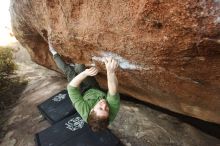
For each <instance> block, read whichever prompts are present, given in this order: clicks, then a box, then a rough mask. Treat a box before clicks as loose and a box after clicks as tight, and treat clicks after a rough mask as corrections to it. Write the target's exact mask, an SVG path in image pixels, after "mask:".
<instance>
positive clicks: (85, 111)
mask: <svg viewBox="0 0 220 146" xmlns="http://www.w3.org/2000/svg"><path fill="white" fill-rule="evenodd" d="M67 90H68V94H69V97H70V99H71V101H72V104H73V106H74V107H75V109H76V111H77V112H78V113H79V114H80V115H81V117H82V118H83V120H84V121H86V122H87V119H88V116H89V113H90V111H91V109H92V108H93V107H94V106H95V105H96V103H97V102H98V101H99V100H101V99H106V101H107V103H108V106H109V122H110V123H111V122H112V121H113V120H114V119H115V117H116V115H117V113H118V111H119V107H120V97H119V94H118V93H117V94H116V95H114V96H111V95H110V94H109V93H107V94H106V93H104V92H102V91H100V90H98V89H89V90H88V91H86V92H85V93H84V95H83V96H82V94H81V93H80V91H79V89H78V88H76V87H72V86H70V85H68V86H67Z"/></svg>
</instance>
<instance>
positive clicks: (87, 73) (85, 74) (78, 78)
mask: <svg viewBox="0 0 220 146" xmlns="http://www.w3.org/2000/svg"><path fill="white" fill-rule="evenodd" d="M97 73H98V69H97V68H95V67H91V68H89V69H86V70H84V71H83V72H81V73H80V74H78V75H77V76H76V77H75V78H73V79H72V81H70V83H69V86H72V87H79V85H80V83H81V82H82V81H83V80H84V79H85V78H86V77H88V76H95V75H96V74H97Z"/></svg>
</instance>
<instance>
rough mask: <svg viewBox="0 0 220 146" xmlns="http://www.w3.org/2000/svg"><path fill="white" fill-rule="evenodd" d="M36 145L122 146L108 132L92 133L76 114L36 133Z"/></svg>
mask: <svg viewBox="0 0 220 146" xmlns="http://www.w3.org/2000/svg"><path fill="white" fill-rule="evenodd" d="M36 144H37V146H122V144H121V143H120V141H119V140H118V138H117V137H116V136H115V135H114V134H112V133H111V131H110V130H106V131H104V132H100V133H94V132H92V131H91V129H90V128H89V127H88V125H87V123H85V122H84V121H83V120H82V118H81V117H80V116H79V114H78V113H76V114H74V115H72V116H69V117H67V118H65V119H64V120H62V121H60V122H58V123H56V124H54V125H52V126H51V127H49V128H47V129H45V130H43V131H41V132H39V133H37V134H36Z"/></svg>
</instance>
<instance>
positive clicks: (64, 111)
mask: <svg viewBox="0 0 220 146" xmlns="http://www.w3.org/2000/svg"><path fill="white" fill-rule="evenodd" d="M38 109H39V110H40V112H41V113H42V114H43V116H44V117H45V118H46V119H47V120H48V121H49V122H50V123H51V124H54V123H56V122H58V121H61V120H63V119H64V118H66V117H67V116H70V115H72V114H74V113H76V110H75V108H74V107H73V105H72V103H71V101H70V98H69V95H68V93H67V90H63V91H61V92H59V93H57V94H55V95H54V96H52V97H50V98H49V99H48V100H46V101H45V102H43V103H42V104H40V105H38Z"/></svg>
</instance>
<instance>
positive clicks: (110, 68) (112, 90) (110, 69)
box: [104, 58, 118, 96]
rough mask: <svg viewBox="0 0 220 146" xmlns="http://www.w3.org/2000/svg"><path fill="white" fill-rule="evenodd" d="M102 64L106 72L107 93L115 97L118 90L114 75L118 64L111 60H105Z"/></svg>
mask: <svg viewBox="0 0 220 146" xmlns="http://www.w3.org/2000/svg"><path fill="white" fill-rule="evenodd" d="M104 62H105V66H106V70H107V80H108V93H109V94H110V95H112V96H113V95H116V93H117V90H118V80H117V77H116V74H115V70H116V68H117V67H118V64H117V62H116V61H115V60H114V59H112V58H106V59H105V61H104Z"/></svg>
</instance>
